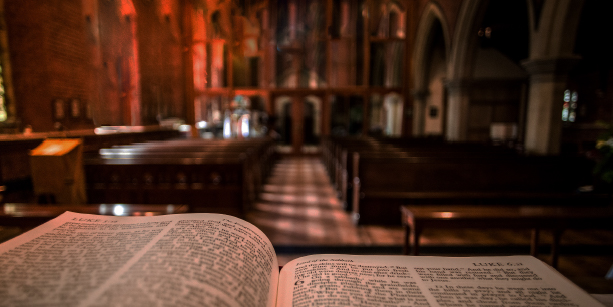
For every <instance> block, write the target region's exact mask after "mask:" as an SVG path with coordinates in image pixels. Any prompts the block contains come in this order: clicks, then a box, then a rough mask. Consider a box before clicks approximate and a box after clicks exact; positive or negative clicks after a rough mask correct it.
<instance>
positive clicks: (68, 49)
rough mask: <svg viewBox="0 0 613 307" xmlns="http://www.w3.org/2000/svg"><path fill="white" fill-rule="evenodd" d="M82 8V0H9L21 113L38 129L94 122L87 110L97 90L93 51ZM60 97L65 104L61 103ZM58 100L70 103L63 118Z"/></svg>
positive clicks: (7, 13)
mask: <svg viewBox="0 0 613 307" xmlns="http://www.w3.org/2000/svg"><path fill="white" fill-rule="evenodd" d="M81 11H82V9H81V1H80V0H47V1H35V0H6V1H5V18H6V23H7V34H8V35H7V36H8V41H9V48H10V55H11V64H12V67H13V84H14V93H15V100H16V104H17V106H18V115H19V117H20V120H21V123H22V125H31V126H32V128H33V129H34V131H49V130H54V124H55V123H56V122H60V123H62V125H63V126H64V127H65V128H67V129H80V128H84V127H90V126H91V125H92V124H91V121H90V120H89V119H88V118H87V117H86V114H87V113H86V112H85V105H86V103H87V101H89V99H90V95H91V93H92V88H91V86H90V85H89V84H91V82H88V80H91V78H93V76H92V75H91V74H90V73H89V72H90V70H91V64H90V63H91V54H90V53H89V52H88V49H87V46H86V44H85V38H86V33H85V27H84V19H83V16H82V14H81ZM58 99H61V101H63V104H60V103H57V104H55V103H54V101H57V100H58ZM75 99H76V100H75ZM73 100H75V101H77V102H78V103H74V104H73V103H71V102H72V101H73ZM55 105H57V106H59V105H63V106H64V107H65V110H64V112H63V115H64V116H63V118H54V115H61V114H59V113H54V111H55V110H54V106H55ZM71 106H75V107H78V110H74V112H73V110H72V108H71Z"/></svg>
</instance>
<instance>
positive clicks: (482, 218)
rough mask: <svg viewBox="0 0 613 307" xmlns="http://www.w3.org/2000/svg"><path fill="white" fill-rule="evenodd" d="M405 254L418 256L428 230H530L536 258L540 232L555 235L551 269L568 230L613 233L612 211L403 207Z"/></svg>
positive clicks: (584, 208) (596, 208)
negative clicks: (610, 230)
mask: <svg viewBox="0 0 613 307" xmlns="http://www.w3.org/2000/svg"><path fill="white" fill-rule="evenodd" d="M401 212H402V224H403V226H404V229H405V235H404V254H405V255H409V254H411V255H419V248H420V244H419V243H420V242H419V240H420V236H421V233H422V232H423V230H424V229H426V228H429V229H432V228H445V229H454V228H477V229H490V228H503V229H531V230H532V238H531V242H530V254H531V255H533V256H537V251H538V245H539V231H540V230H549V231H552V234H553V241H552V243H551V265H552V266H553V267H556V266H557V264H558V258H559V245H560V238H561V235H562V233H563V231H564V230H567V229H613V223H611V221H612V220H613V207H611V206H604V207H589V206H585V207H568V206H561V207H560V206H534V205H533V206H500V205H494V206H491V205H481V206H466V205H462V206H402V207H401Z"/></svg>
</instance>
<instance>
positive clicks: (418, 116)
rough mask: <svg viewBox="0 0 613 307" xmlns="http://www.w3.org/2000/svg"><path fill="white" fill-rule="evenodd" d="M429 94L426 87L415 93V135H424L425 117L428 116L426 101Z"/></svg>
mask: <svg viewBox="0 0 613 307" xmlns="http://www.w3.org/2000/svg"><path fill="white" fill-rule="evenodd" d="M429 94H430V93H428V90H426V89H421V90H418V91H415V92H414V93H413V136H422V135H424V121H425V118H424V117H425V116H426V113H425V112H426V111H425V110H426V102H427V99H428V95H429Z"/></svg>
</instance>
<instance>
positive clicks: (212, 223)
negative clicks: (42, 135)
mask: <svg viewBox="0 0 613 307" xmlns="http://www.w3.org/2000/svg"><path fill="white" fill-rule="evenodd" d="M0 305H3V306H24V305H27V306H30V305H36V306H42V305H44V306H49V305H52V306H158V305H164V306H262V307H264V306H270V307H272V306H295V307H299V306H331V305H336V306H602V305H601V304H600V303H598V302H597V301H596V300H594V298H592V297H591V296H590V295H589V294H587V293H585V292H584V291H583V290H581V289H580V288H579V287H577V286H576V285H574V284H573V283H572V282H570V281H569V280H567V279H566V278H565V277H563V276H562V275H561V274H559V273H558V272H557V271H555V270H554V269H552V268H551V267H549V266H547V265H546V264H544V263H542V262H541V261H539V260H538V259H536V258H533V257H530V256H509V257H427V256H419V257H415V256H352V255H313V256H307V257H302V258H298V259H296V260H293V261H291V262H290V263H288V264H287V265H285V266H284V267H283V269H282V270H281V271H280V272H279V267H278V263H277V257H276V255H275V252H274V249H273V246H272V244H271V243H270V241H269V240H268V239H267V238H266V236H265V235H264V234H263V233H262V232H261V231H260V230H259V229H257V228H256V227H255V226H253V225H251V224H249V223H248V222H246V221H243V220H241V219H238V218H235V217H231V216H226V215H219V214H206V213H194V214H176V215H164V216H151V217H116V216H98V215H88V214H78V213H72V212H66V213H64V214H63V215H61V216H60V217H58V218H56V219H54V220H51V221H49V222H47V223H45V224H43V225H41V226H39V227H37V228H35V229H33V230H31V231H29V232H26V233H24V234H22V235H21V236H19V237H16V238H14V239H12V240H9V241H7V242H5V243H3V244H1V245H0Z"/></svg>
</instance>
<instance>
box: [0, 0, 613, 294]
mask: <svg viewBox="0 0 613 307" xmlns="http://www.w3.org/2000/svg"><path fill="white" fill-rule="evenodd" d="M611 12H613V2H611V1H600V0H284V1H272V0H45V1H35V0H0V203H2V204H4V205H5V206H6V204H13V203H39V204H40V203H44V202H54V200H53V199H51V200H50V199H49V197H41V195H38V194H37V193H36V192H35V187H34V184H33V180H32V175H33V174H32V172H33V168H32V166H33V165H31V161H33V160H31V159H32V156H31V151H32V150H33V149H35V148H36V147H38V146H40V145H41V143H42V142H43V141H44V140H46V139H54V138H56V139H62V138H78V139H81V140H83V144H82V146H83V148H82V150H83V157H82V159H84V160H87V159H89V158H92V159H93V158H95V156H96V155H99V154H100V152H101V151H100V150H101V149H103V148H111V147H112V146H124V145H129V144H133V143H142V142H148V141H153V140H161V139H166V138H175V139H190V140H195V139H198V140H200V139H201V140H202V141H203V142H205V141H211V142H214V141H221V140H225V141H233V140H235V141H247V140H250V139H271V140H272V142H273V147H274V155H275V156H274V157H275V158H274V163H272V165H270V168H269V170H268V172H263V174H265V175H266V176H265V178H262V180H261V182H260V184H261V188H259V189H256V190H254V191H256V192H253V191H251V192H252V193H257V195H254V196H253V199H252V203H251V204H250V208H251V209H250V210H249V211H248V212H244V216H245V218H246V219H248V220H249V221H250V222H252V223H254V224H255V225H256V226H258V227H260V228H261V229H263V230H264V232H265V233H266V234H267V235H269V237H270V238H271V241H272V242H273V244H275V247H276V248H278V252H279V253H280V256H279V257H280V259H281V257H282V256H281V255H284V256H283V257H286V258H287V259H289V258H291V257H293V256H294V255H297V254H308V253H315V252H317V253H321V252H340V253H378V254H381V253H383V254H400V253H402V244H403V238H402V236H403V230H402V227H401V225H400V223H398V224H397V225H358V224H356V223H355V220H354V217H353V216H352V215H351V212H349V211H351V209H350V208H349V209H348V208H347V207H348V206H349V207H350V206H351V204H347V203H346V202H344V200H345V199H344V198H343V197H344V196H343V195H341V194H342V192H341V193H339V191H338V189H337V188H338V185H336V184H337V182H336V181H335V180H336V179H335V178H334V175H333V174H332V173H331V172H330V168H329V164H326V161H324V160H322V158H324V157H325V151H326V146H325V144H326V141H327V140H331V139H336V138H338V139H340V138H346V139H361V138H374V139H407V140H408V139H422V140H423V139H429V140H438V141H441V142H447V143H462V142H464V143H480V144H488V145H489V146H498V147H504V148H506V149H509V150H511V151H513V152H516V153H519V154H521V155H524V156H539V157H573V158H585V159H588V160H597V159H602V158H603V157H602V156H601V155H602V152H601V151H600V149H602V148H603V146H609V148H613V139H611V141H610V142H609V143H607V142H606V141H607V140H609V139H608V137H609V136H611V131H613V130H611V129H613V127H611V124H613V69H612V68H613V65H612V64H613V56H612V55H613V47H612V46H613V44H610V42H608V39H607V37H608V33H610V31H611V30H613V18H611V17H610V16H609V14H611ZM609 85H611V86H609ZM607 133H609V134H607ZM603 135H604V137H603ZM605 158H606V157H605ZM348 159H351V157H349V158H348ZM612 163H613V162H612ZM562 167H563V166H562ZM611 167H612V171H613V165H612V166H611ZM569 168H570V167H569ZM88 169H89V168H87V167H86V168H85V174H84V178H86V179H87V178H90V177H89V176H90V174H87V172H88ZM217 175H218V174H216V173H213V175H211V176H212V177H215V178H213V179H212V180H213V181H214V182H218V181H216V180H225V177H223V176H224V175H223V174H222V175H220V176H217ZM389 175H391V176H393V174H389ZM145 176H147V174H146V175H145ZM207 176H208V175H207ZM500 176H505V174H500ZM154 177H155V176H154ZM179 177H181V176H179ZM188 177H189V176H188ZM218 177H219V178H221V179H218ZM147 178H149V177H147ZM190 178H191V177H190ZM207 178H208V177H207ZM117 180H121V179H117ZM147 180H148V179H145V181H147ZM151 180H154V179H151ZM155 180H157V179H155ZM181 180H183V181H185V180H191V179H189V178H187V179H185V178H180V179H179V181H180V182H179V184H183V183H184V182H183V181H181ZM118 182H119V181H118ZM84 184H85V186H87V185H88V184H89V183H87V182H85V183H84ZM604 186H605V187H607V185H606V184H604ZM609 186H610V185H609ZM87 192H88V197H93V196H91V194H89V192H90V188H89V186H87ZM245 197H246V196H245ZM104 200H105V199H104V198H97V199H91V198H90V199H87V198H86V199H85V200H83V202H84V203H88V204H96V203H100V202H101V201H104ZM115 200H116V201H115V202H117V203H129V202H130V201H134V200H122V199H115ZM139 200H141V201H142V200H143V199H139ZM55 201H57V200H55ZM168 202H169V201H166V202H165V203H168ZM177 202H178V203H180V202H181V201H180V200H177ZM5 211H6V208H5ZM396 213H397V215H398V216H397V219H398V220H400V213H399V211H398V212H396ZM20 231H21V230H15V228H14V227H2V225H0V234H2V235H0V239H2V240H6V239H7V238H9V237H11V236H14V235H15V234H17V233H19V232H20ZM544 236H545V237H544V238H543V241H544V242H547V240H548V238H549V237H547V235H544ZM529 240H530V233H529V232H520V231H516V230H513V231H508V230H507V231H505V230H500V231H498V230H496V231H476V230H470V229H467V230H462V231H457V230H453V231H445V230H432V231H430V232H425V233H424V237H423V241H424V242H423V245H424V247H423V249H422V254H426V255H427V254H432V255H435V254H443V255H465V254H470V253H483V252H484V251H485V253H488V246H489V248H490V249H489V251H490V252H489V253H498V252H500V253H502V254H505V253H524V252H526V249H525V248H526V246H527V245H528V244H529ZM612 242H613V233H611V231H610V230H593V231H588V230H585V231H569V232H568V233H567V235H566V236H565V237H564V239H563V240H562V244H565V245H566V246H567V249H566V252H567V255H566V256H562V257H561V260H560V264H559V267H560V270H561V271H562V272H563V273H564V274H565V275H566V276H569V278H571V279H572V280H573V281H575V282H577V283H578V284H580V285H581V286H582V287H584V288H585V289H587V290H588V291H590V292H591V293H613V282H611V280H607V279H605V275H606V274H607V272H608V271H609V269H610V268H611V265H613V248H612V247H613V245H612V244H611V243H612ZM492 245H493V247H492ZM449 246H451V247H450V248H445V247H449ZM505 246H506V247H508V248H506V249H505ZM573 247H576V248H577V249H582V250H583V251H584V252H576V251H575V250H574V249H573ZM493 251H495V252H493Z"/></svg>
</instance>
